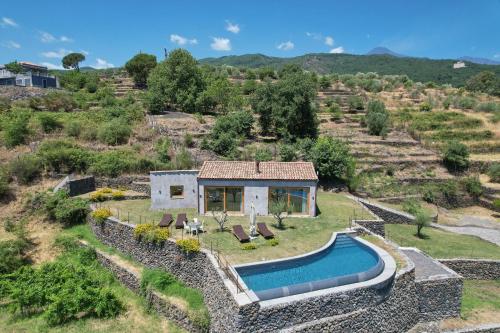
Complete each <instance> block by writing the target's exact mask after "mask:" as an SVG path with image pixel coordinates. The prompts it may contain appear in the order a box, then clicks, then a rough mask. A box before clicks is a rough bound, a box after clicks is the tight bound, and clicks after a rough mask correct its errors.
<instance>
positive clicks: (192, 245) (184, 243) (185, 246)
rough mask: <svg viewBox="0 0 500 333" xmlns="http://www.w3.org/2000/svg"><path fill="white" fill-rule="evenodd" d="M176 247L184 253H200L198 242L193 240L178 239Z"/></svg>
mask: <svg viewBox="0 0 500 333" xmlns="http://www.w3.org/2000/svg"><path fill="white" fill-rule="evenodd" d="M176 243H177V245H178V246H179V247H180V248H181V249H182V251H184V252H186V253H195V252H200V250H201V245H200V242H199V241H198V240H197V239H195V238H186V239H178V240H177V241H176Z"/></svg>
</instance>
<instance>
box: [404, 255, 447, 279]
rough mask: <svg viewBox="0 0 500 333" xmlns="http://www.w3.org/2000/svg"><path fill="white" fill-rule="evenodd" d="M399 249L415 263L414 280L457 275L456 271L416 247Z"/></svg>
mask: <svg viewBox="0 0 500 333" xmlns="http://www.w3.org/2000/svg"><path fill="white" fill-rule="evenodd" d="M400 250H401V251H402V252H403V253H404V254H405V255H407V256H408V257H409V258H410V259H411V261H413V263H414V264H415V279H416V280H428V279H433V278H440V277H442V278H450V277H456V276H457V273H455V272H454V271H452V270H451V269H449V268H448V267H446V266H445V265H443V264H441V263H440V262H439V261H437V260H435V259H433V258H432V257H430V256H428V255H426V254H425V253H424V252H422V251H420V250H419V249H417V248H411V247H401V248H400Z"/></svg>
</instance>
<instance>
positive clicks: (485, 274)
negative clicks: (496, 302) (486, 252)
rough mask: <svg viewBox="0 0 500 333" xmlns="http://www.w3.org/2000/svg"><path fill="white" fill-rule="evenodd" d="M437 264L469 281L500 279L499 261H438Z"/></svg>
mask: <svg viewBox="0 0 500 333" xmlns="http://www.w3.org/2000/svg"><path fill="white" fill-rule="evenodd" d="M439 262H440V263H442V264H443V265H445V266H447V267H448V268H450V269H452V270H454V271H455V272H457V273H458V274H460V275H462V276H463V277H464V278H465V279H469V280H498V279H500V260H487V259H439Z"/></svg>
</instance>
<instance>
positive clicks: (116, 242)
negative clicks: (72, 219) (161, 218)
mask: <svg viewBox="0 0 500 333" xmlns="http://www.w3.org/2000/svg"><path fill="white" fill-rule="evenodd" d="M89 219H90V220H92V219H91V218H89ZM90 225H91V227H92V230H93V232H94V234H95V235H96V236H97V238H98V239H99V240H100V241H102V242H103V243H104V244H106V245H108V246H112V247H114V248H116V249H118V250H119V251H120V252H122V253H124V254H127V255H130V256H131V257H132V258H133V259H134V260H136V261H138V262H140V263H141V264H143V265H145V266H147V267H150V268H162V269H165V270H167V271H168V272H170V273H171V274H172V275H174V276H175V277H176V278H178V279H179V280H181V281H182V282H184V283H185V284H186V285H187V286H189V287H192V288H197V289H199V290H201V292H202V293H203V297H204V301H205V304H206V306H207V308H208V311H209V314H210V319H211V330H212V331H213V332H236V331H237V330H236V326H235V320H236V318H237V317H238V316H237V312H238V306H237V303H236V301H235V300H234V299H233V296H232V295H231V293H230V292H229V290H228V289H227V288H226V287H225V284H224V278H223V276H222V275H221V274H220V273H219V272H218V271H217V270H216V268H215V267H214V266H213V264H212V263H211V261H210V259H209V258H208V257H207V254H206V253H204V252H200V253H193V254H190V255H186V254H185V253H184V252H182V251H181V250H180V249H179V247H178V246H177V245H176V244H175V243H174V242H172V241H167V242H165V243H164V244H163V245H162V246H157V245H153V244H148V243H144V242H141V241H138V240H136V239H135V238H134V235H133V230H134V225H131V224H126V223H122V222H120V221H118V220H117V219H115V218H109V219H107V220H106V221H105V222H104V223H103V224H101V225H97V224H95V223H93V222H92V221H90Z"/></svg>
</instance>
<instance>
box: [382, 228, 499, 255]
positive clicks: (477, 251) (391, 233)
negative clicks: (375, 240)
mask: <svg viewBox="0 0 500 333" xmlns="http://www.w3.org/2000/svg"><path fill="white" fill-rule="evenodd" d="M416 231H417V230H416V227H415V226H411V225H403V224H388V225H386V226H385V233H386V237H387V238H389V239H391V240H392V241H394V242H396V243H397V244H399V245H400V246H410V247H417V248H419V249H420V250H422V251H425V252H426V253H427V254H429V255H430V256H432V257H434V258H487V259H500V246H497V245H495V244H493V243H490V242H487V241H484V240H482V239H480V238H478V237H474V236H467V235H459V234H455V233H452V232H447V231H442V230H439V229H435V228H424V230H423V233H424V234H425V235H426V236H427V237H426V238H425V239H421V238H418V237H417V236H415V234H416Z"/></svg>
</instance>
